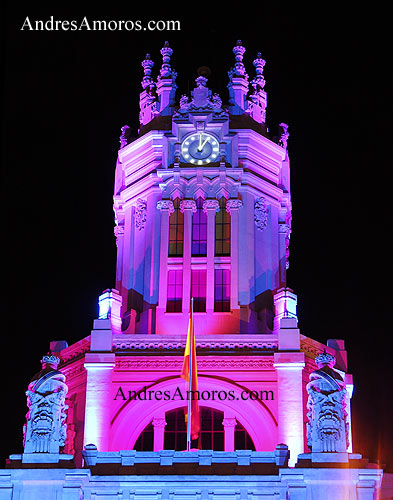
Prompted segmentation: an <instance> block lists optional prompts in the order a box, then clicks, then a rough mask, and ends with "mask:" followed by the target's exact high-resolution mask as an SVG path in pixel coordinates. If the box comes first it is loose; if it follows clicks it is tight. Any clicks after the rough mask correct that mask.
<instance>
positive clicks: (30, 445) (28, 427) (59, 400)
mask: <svg viewBox="0 0 393 500" xmlns="http://www.w3.org/2000/svg"><path fill="white" fill-rule="evenodd" d="M59 362H60V360H59V358H58V357H56V356H54V355H53V354H48V355H47V356H44V357H43V358H42V360H41V363H42V370H41V371H40V372H39V373H37V374H36V375H34V377H33V378H32V380H31V382H30V384H29V386H28V390H27V391H26V396H27V406H28V407H29V411H28V412H27V415H26V420H27V422H26V424H25V425H24V427H23V434H24V441H23V444H24V454H31V453H39V454H59V448H60V447H62V446H64V444H65V439H66V435H67V425H66V423H65V421H66V410H67V408H68V406H67V405H66V404H65V397H66V394H67V392H68V388H67V385H66V384H65V376H64V375H63V374H62V373H61V372H59V371H58V370H57V366H58V364H59Z"/></svg>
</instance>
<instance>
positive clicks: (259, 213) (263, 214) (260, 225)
mask: <svg viewBox="0 0 393 500" xmlns="http://www.w3.org/2000/svg"><path fill="white" fill-rule="evenodd" d="M268 213H269V209H268V207H267V205H266V200H265V198H264V197H263V196H261V197H260V198H257V199H256V200H255V204H254V221H255V224H256V226H257V229H259V230H261V231H263V230H264V229H266V227H267V221H268Z"/></svg>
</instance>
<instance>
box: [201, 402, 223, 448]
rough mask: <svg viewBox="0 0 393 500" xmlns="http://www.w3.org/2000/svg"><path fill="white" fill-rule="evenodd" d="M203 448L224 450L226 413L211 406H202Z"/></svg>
mask: <svg viewBox="0 0 393 500" xmlns="http://www.w3.org/2000/svg"><path fill="white" fill-rule="evenodd" d="M200 410H201V446H202V450H216V451H224V441H225V439H224V426H223V425H222V421H223V420H224V413H223V412H222V411H219V410H213V409H211V408H201V409H200Z"/></svg>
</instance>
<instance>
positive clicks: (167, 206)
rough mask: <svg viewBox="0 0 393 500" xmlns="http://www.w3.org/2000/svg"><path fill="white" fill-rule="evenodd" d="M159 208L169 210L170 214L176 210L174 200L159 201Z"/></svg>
mask: <svg viewBox="0 0 393 500" xmlns="http://www.w3.org/2000/svg"><path fill="white" fill-rule="evenodd" d="M157 208H158V210H168V211H169V213H170V214H173V212H174V211H175V208H174V206H173V201H172V200H160V201H157Z"/></svg>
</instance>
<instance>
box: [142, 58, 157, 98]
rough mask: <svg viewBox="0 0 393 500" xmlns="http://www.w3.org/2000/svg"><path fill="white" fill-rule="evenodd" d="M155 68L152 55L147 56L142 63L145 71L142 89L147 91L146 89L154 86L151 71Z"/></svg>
mask: <svg viewBox="0 0 393 500" xmlns="http://www.w3.org/2000/svg"><path fill="white" fill-rule="evenodd" d="M153 66H154V62H153V61H152V60H151V58H150V54H146V57H145V59H144V60H143V61H142V67H143V70H144V76H143V78H142V88H143V90H145V88H146V87H150V85H153V84H154V82H153V78H152V77H151V70H152V68H153Z"/></svg>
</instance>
